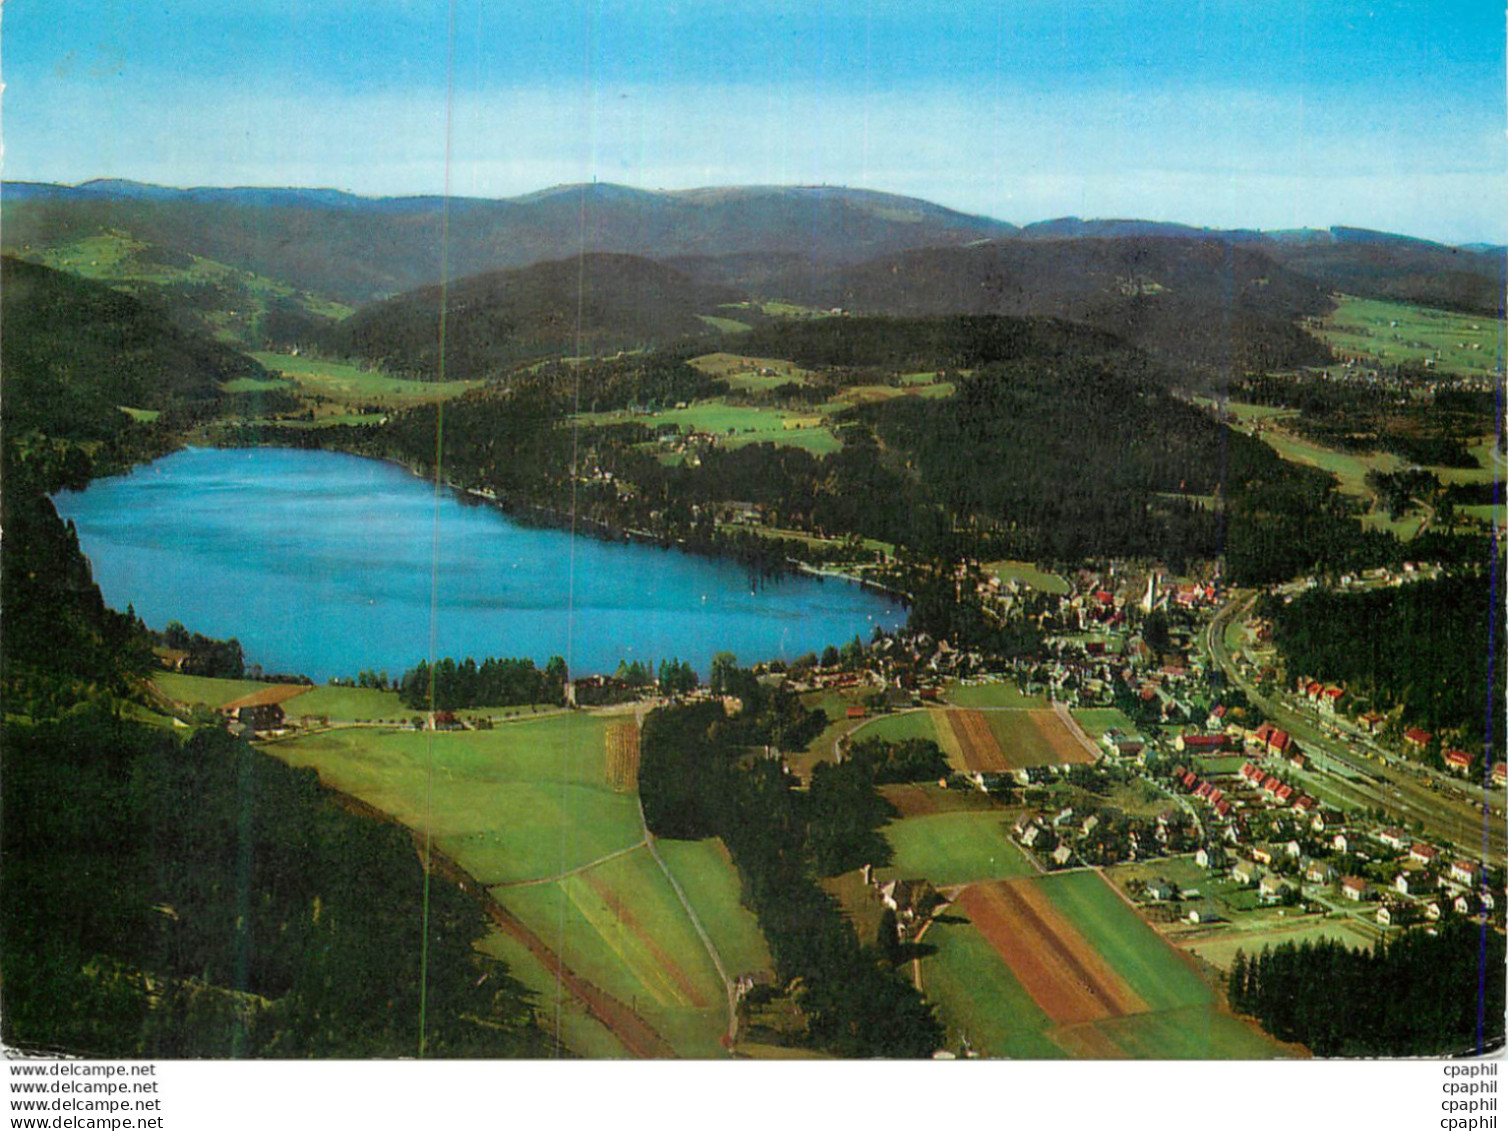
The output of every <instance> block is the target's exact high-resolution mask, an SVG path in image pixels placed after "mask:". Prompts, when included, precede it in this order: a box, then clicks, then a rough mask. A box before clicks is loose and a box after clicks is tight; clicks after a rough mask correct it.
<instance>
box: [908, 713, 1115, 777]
mask: <svg viewBox="0 0 1508 1131" xmlns="http://www.w3.org/2000/svg"><path fill="white" fill-rule="evenodd" d="M932 716H933V717H932V721H933V724H934V729H935V730H936V731H937V733H938V736H939V739H940V745H941V746H942V748H943V751H944V752H945V753H946V754H947V755H948V756H949V758H950V760H951V761H952V762H953V764H954V766H955V767H956V768H958V769H960V770H963V771H964V772H966V773H1004V772H1008V771H1011V770H1022V769H1028V768H1030V767H1033V766H1063V765H1071V764H1074V763H1089V762H1093V761H1094V760H1095V758H1096V754H1095V752H1094V751H1093V750H1091V749H1089V748H1088V747H1086V745H1085V741H1084V740H1082V739H1081V738H1080V737H1079V736H1077V735H1075V734H1074V733H1073V731H1072V730H1070V729H1069V726H1068V724H1067V723H1065V722H1064V721H1063V719H1062V717H1061V716H1060V715H1059V714H1058V713H1057V712H1056V711H1032V710H1014V709H1010V710H997V711H974V710H963V709H955V710H946V711H934V712H932Z"/></svg>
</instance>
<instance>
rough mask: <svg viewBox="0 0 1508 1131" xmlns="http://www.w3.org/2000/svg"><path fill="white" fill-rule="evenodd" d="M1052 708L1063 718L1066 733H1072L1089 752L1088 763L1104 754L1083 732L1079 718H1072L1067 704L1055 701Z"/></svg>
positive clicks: (1097, 759)
mask: <svg viewBox="0 0 1508 1131" xmlns="http://www.w3.org/2000/svg"><path fill="white" fill-rule="evenodd" d="M1052 709H1053V713H1054V714H1055V715H1057V716H1058V718H1060V719H1062V720H1063V725H1064V726H1066V727H1067V728H1068V733H1069V734H1071V735H1073V737H1074V738H1076V739H1077V740H1078V742H1079V745H1080V746H1082V747H1083V748H1084V749H1085V750H1086V751H1087V752H1088V753H1089V755H1090V760H1091V762H1090V764H1091V765H1092V764H1093V763H1094V762H1098V761H1099V760H1100V758H1101V757H1102V756H1103V755H1104V751H1103V750H1101V749H1100V748H1099V747H1098V746H1096V745H1095V744H1094V743H1093V742H1091V741H1090V739H1089V735H1087V734H1086V733H1084V728H1083V727H1081V726H1080V725H1079V720H1078V719H1076V718H1074V717H1073V715H1072V713H1071V712H1070V711H1069V710H1068V706H1067V704H1064V703H1056V702H1055V703H1053V705H1052Z"/></svg>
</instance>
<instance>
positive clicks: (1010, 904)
mask: <svg viewBox="0 0 1508 1131" xmlns="http://www.w3.org/2000/svg"><path fill="white" fill-rule="evenodd" d="M954 907H955V908H956V909H957V910H958V911H961V912H963V913H964V914H965V915H967V917H968V920H969V922H968V923H967V924H962V923H958V922H956V920H954V921H950V922H949V923H948V924H947V925H946V926H943V925H939V926H937V927H934V928H933V929H931V930H929V931H928V933H927V936H926V940H927V941H928V942H929V943H932V944H933V945H934V946H935V948H936V951H935V954H934V955H933V956H932V957H929V958H927V959H924V960H923V964H922V978H923V983H924V987H925V989H926V992H927V994H928V996H929V997H930V998H932V999H933V1000H934V1001H936V1002H937V1004H938V1009H939V1015H940V1016H941V1017H942V1018H943V1020H944V1022H945V1023H946V1024H947V1026H948V1028H949V1032H950V1037H952V1036H960V1035H961V1036H967V1037H968V1038H969V1040H970V1041H971V1042H972V1043H973V1044H974V1046H975V1047H976V1048H977V1049H978V1050H979V1051H980V1052H982V1053H984V1054H986V1055H991V1056H1025V1057H1051V1056H1068V1057H1073V1058H1085V1059H1102V1058H1112V1057H1114V1058H1121V1057H1133V1058H1192V1059H1212V1058H1215V1059H1218V1058H1234V1059H1264V1058H1273V1057H1280V1056H1291V1055H1294V1054H1295V1050H1293V1049H1291V1048H1287V1047H1285V1046H1282V1045H1279V1044H1278V1043H1277V1042H1275V1041H1272V1040H1271V1039H1270V1038H1268V1037H1266V1036H1265V1035H1263V1034H1262V1033H1261V1032H1260V1030H1258V1029H1256V1028H1254V1027H1253V1026H1251V1025H1249V1024H1247V1023H1246V1022H1243V1021H1241V1020H1239V1019H1238V1018H1236V1017H1234V1016H1232V1015H1231V1014H1230V1013H1228V1012H1227V1011H1225V1009H1224V1008H1223V1007H1222V1006H1221V1004H1220V1002H1219V1000H1218V999H1217V997H1216V996H1215V994H1214V991H1212V990H1211V989H1210V988H1209V987H1208V986H1207V985H1206V984H1205V983H1204V981H1203V979H1202V978H1201V977H1200V976H1199V974H1198V973H1197V972H1196V971H1195V969H1194V967H1193V965H1192V963H1190V962H1189V961H1188V960H1187V958H1186V957H1185V956H1184V955H1182V954H1180V953H1179V952H1178V951H1177V950H1176V949H1175V948H1174V947H1173V946H1171V945H1170V944H1169V943H1168V942H1167V941H1166V940H1164V939H1163V938H1162V937H1161V936H1159V935H1158V934H1157V933H1156V932H1155V931H1153V930H1152V928H1151V927H1150V926H1149V925H1148V924H1147V923H1146V922H1144V921H1143V920H1142V919H1141V918H1140V917H1139V916H1138V915H1137V914H1136V913H1135V911H1133V910H1132V909H1131V907H1130V906H1128V905H1127V904H1126V903H1125V902H1124V901H1123V900H1122V899H1121V897H1120V896H1119V895H1118V894H1117V893H1116V892H1115V891H1114V890H1113V889H1112V888H1111V887H1110V886H1109V884H1107V883H1106V882H1105V881H1104V880H1103V879H1102V878H1101V877H1100V876H1099V875H1098V874H1097V873H1095V872H1090V871H1083V872H1068V873H1060V874H1058V875H1053V876H1044V877H1037V878H1034V879H1015V880H1006V881H999V882H991V883H978V884H973V885H971V886H970V887H967V888H965V889H964V890H963V892H961V893H960V894H959V896H958V899H957V901H956V902H955V904H954Z"/></svg>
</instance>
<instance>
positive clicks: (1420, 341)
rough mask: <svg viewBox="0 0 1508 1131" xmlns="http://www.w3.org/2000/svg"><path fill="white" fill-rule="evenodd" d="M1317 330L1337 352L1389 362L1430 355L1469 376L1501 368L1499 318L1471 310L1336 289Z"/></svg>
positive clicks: (1440, 366) (1442, 366) (1443, 368)
mask: <svg viewBox="0 0 1508 1131" xmlns="http://www.w3.org/2000/svg"><path fill="white" fill-rule="evenodd" d="M1317 332H1318V334H1319V336H1320V337H1321V338H1322V339H1324V341H1325V342H1326V343H1327V344H1328V345H1329V346H1330V347H1331V348H1332V349H1334V350H1336V351H1337V352H1339V353H1342V354H1358V355H1362V356H1365V357H1371V358H1375V359H1377V360H1378V361H1383V362H1388V363H1390V364H1394V365H1396V364H1399V363H1402V362H1423V361H1425V360H1431V361H1433V362H1434V367H1435V369H1436V371H1437V372H1440V373H1448V374H1459V375H1462V376H1468V377H1471V376H1484V375H1487V374H1491V373H1494V372H1501V370H1502V365H1503V359H1502V358H1501V357H1500V356H1499V353H1498V350H1499V348H1500V347H1499V343H1500V342H1501V340H1502V332H1503V323H1502V320H1501V319H1494V318H1486V317H1483V316H1481V315H1476V314H1456V313H1453V312H1451V311H1448V310H1435V309H1432V308H1430V307H1426V306H1411V305H1408V304H1405V303H1399V302H1384V301H1382V300H1379V299H1366V298H1355V297H1353V296H1351V295H1341V296H1340V303H1339V305H1338V306H1337V307H1336V309H1335V310H1334V311H1333V312H1332V313H1330V314H1329V315H1328V316H1326V317H1325V319H1324V320H1323V321H1322V322H1321V323H1320V324H1319V326H1318V327H1317Z"/></svg>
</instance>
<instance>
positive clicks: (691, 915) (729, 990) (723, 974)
mask: <svg viewBox="0 0 1508 1131" xmlns="http://www.w3.org/2000/svg"><path fill="white" fill-rule="evenodd" d="M639 820H640V821H641V822H643V824H644V843H645V844H647V845H648V846H649V854H650V855H651V856H653V857H654V861H655V863H656V864H658V865H659V866H660V871H661V872H663V873H665V878H666V879H667V880H669V881H670V888H671V890H672V891H674V892H675V897H676V898H677V899H678V900H680V901H681V908H682V910H684V911H685V912H686V917H687V918H688V919H690V920H691V926H692V927H693V928H695V930H696V933H697V936H698V937H699V938H700V939H701V940H702V945H703V946H704V947H706V948H707V957H708V958H710V959H712V967H713V969H715V970H716V971H717V976H718V977H719V978H721V979H722V983H723V991H724V992H725V993H726V994H727V995H728V1044H729V1046H730V1047H731V1046H732V1044H733V1042H735V1041H737V1040H738V1002H737V1000H736V999H735V997H734V989H733V979H732V978H730V977H728V971H727V969H726V968H725V967H724V966H723V960H722V956H721V955H719V954H718V953H717V947H716V946H715V945H714V944H713V942H712V936H711V935H709V934H707V929H706V928H705V927H703V926H702V921H701V919H700V918H699V917H698V916H697V913H696V910H695V908H693V907H692V906H691V900H689V899H687V898H686V892H685V891H684V890H683V889H682V887H681V885H680V881H678V880H677V879H676V878H675V876H673V875H672V874H671V871H670V868H669V866H668V865H666V863H665V859H664V857H662V856H661V855H660V850H659V849H658V848H656V847H655V838H654V834H653V833H652V832H650V831H649V821H648V820H646V819H645V817H644V800H643V798H640V799H639Z"/></svg>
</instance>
